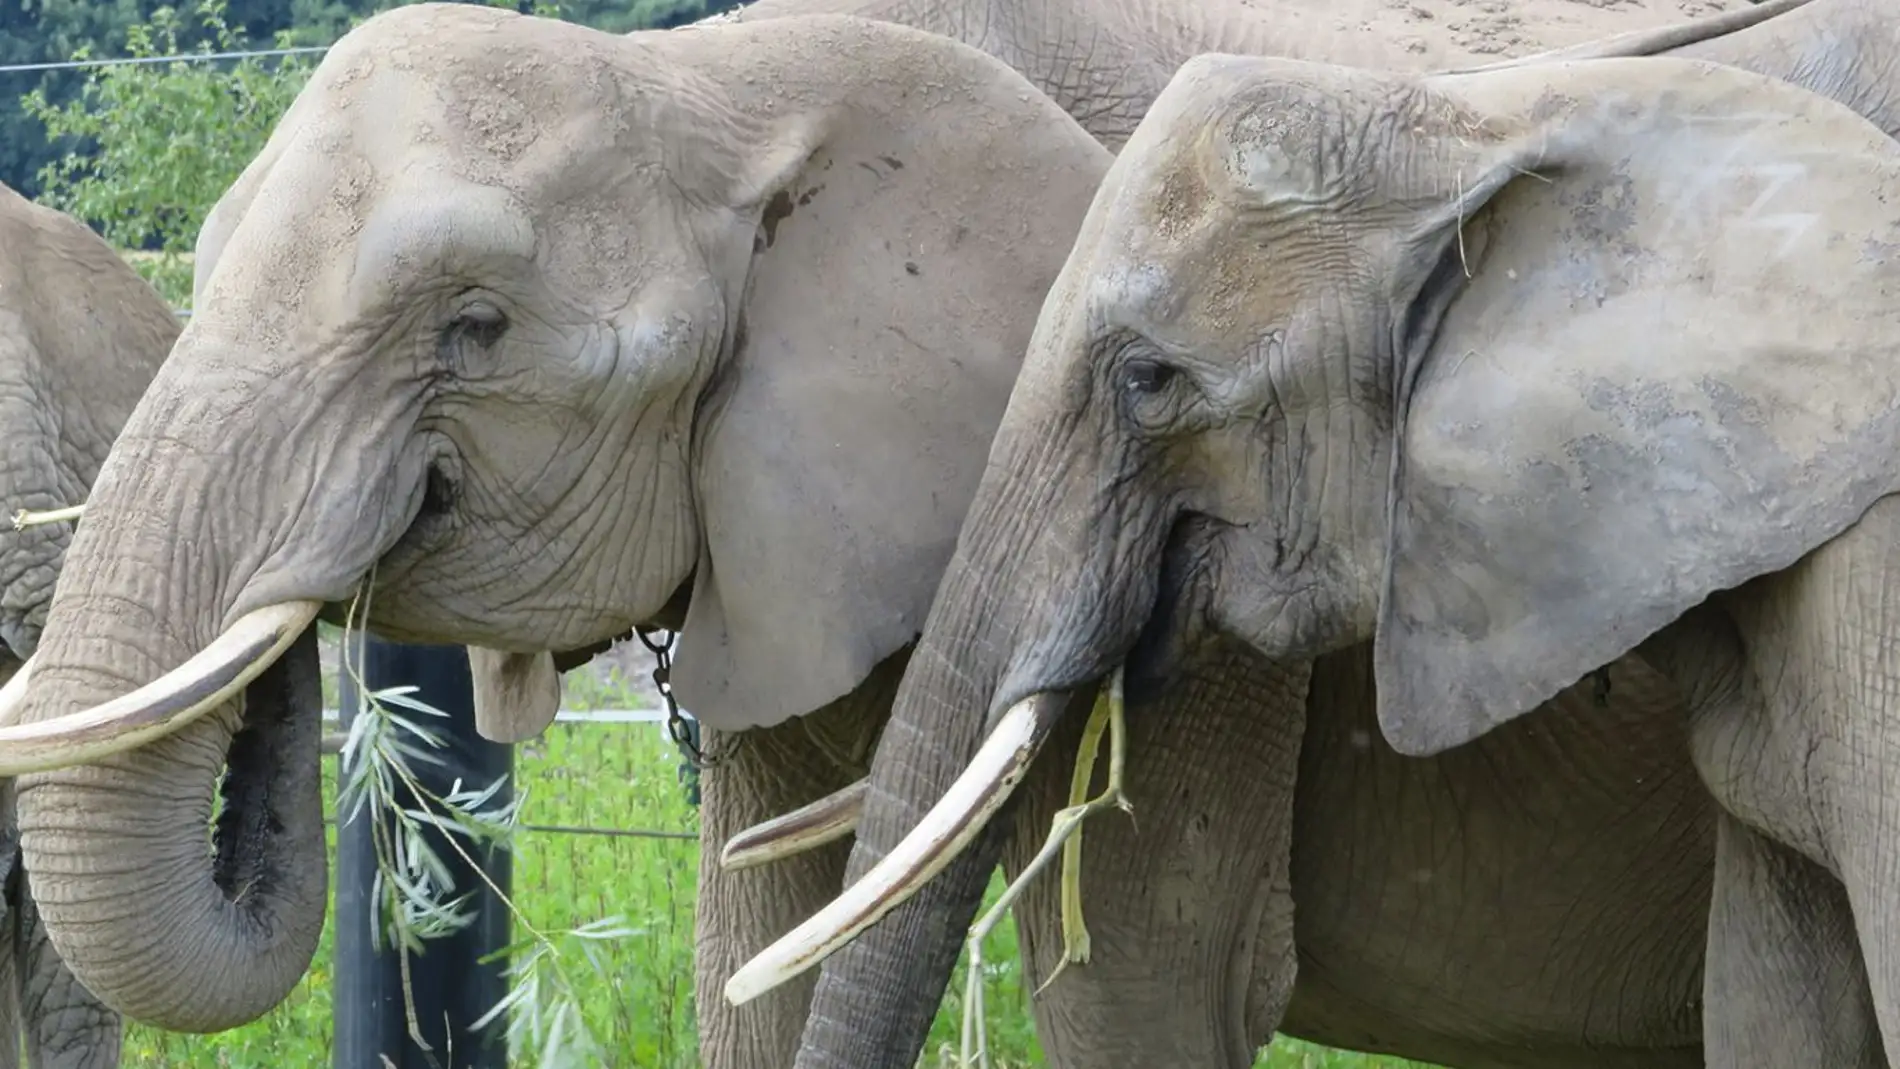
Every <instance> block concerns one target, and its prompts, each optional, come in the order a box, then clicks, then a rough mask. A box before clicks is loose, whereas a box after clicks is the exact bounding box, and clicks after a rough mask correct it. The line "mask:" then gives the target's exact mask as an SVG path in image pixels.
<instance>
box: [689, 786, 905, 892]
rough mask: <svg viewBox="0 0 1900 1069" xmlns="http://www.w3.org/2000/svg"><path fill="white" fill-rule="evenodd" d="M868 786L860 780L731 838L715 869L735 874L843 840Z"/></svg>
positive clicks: (854, 825) (855, 820) (861, 807)
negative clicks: (718, 868) (717, 867)
mask: <svg viewBox="0 0 1900 1069" xmlns="http://www.w3.org/2000/svg"><path fill="white" fill-rule="evenodd" d="M870 783H871V781H870V780H868V779H861V780H859V781H857V782H856V783H853V784H852V785H851V786H849V787H846V788H845V789H843V790H841V791H833V792H832V793H830V794H827V795H825V796H824V797H823V798H820V799H818V800H817V801H816V802H813V803H811V804H810V805H805V806H800V807H799V808H797V809H794V810H792V811H791V812H790V813H787V814H785V815H784V816H780V817H773V818H772V819H771V820H768V821H766V822H764V823H762V824H754V825H753V826H752V827H750V828H747V829H745V830H744V831H742V832H740V833H739V834H737V835H734V836H733V837H732V838H731V839H728V840H726V848H725V849H724V850H721V851H720V852H719V867H720V868H721V869H724V870H725V871H727V872H738V871H739V870H741V869H749V868H752V867H754V866H757V865H765V864H769V863H771V862H774V861H778V860H780V859H781V858H788V857H795V856H797V855H799V854H802V853H804V852H806V851H807V850H816V849H818V848H819V847H821V846H823V845H825V844H826V843H828V842H831V841H833V840H836V839H842V838H844V837H845V836H847V835H849V834H851V833H852V832H854V831H856V830H857V828H858V817H859V816H860V815H862V814H863V813H864V792H865V790H866V788H868V787H869V786H870Z"/></svg>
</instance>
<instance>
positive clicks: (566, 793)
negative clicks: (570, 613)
mask: <svg viewBox="0 0 1900 1069" xmlns="http://www.w3.org/2000/svg"><path fill="white" fill-rule="evenodd" d="M574 677H583V678H581V679H575V678H574ZM584 677H585V674H584V673H580V672H576V673H574V674H573V676H571V677H570V679H571V680H573V681H574V682H576V683H579V684H580V685H579V686H570V687H569V689H568V694H567V704H568V705H569V706H570V707H575V708H584V707H594V708H601V707H622V708H625V707H629V706H634V705H637V704H640V702H639V699H638V698H637V697H636V696H635V695H634V694H633V693H632V688H630V687H628V686H627V685H626V684H625V681H624V680H622V679H620V678H618V674H617V670H615V671H614V673H613V674H612V675H610V676H609V677H607V678H603V679H596V680H586V679H585V678H584ZM326 689H330V688H326ZM332 693H334V691H332ZM333 700H334V699H333ZM678 763H679V761H678V757H677V756H676V755H675V753H674V752H673V750H672V748H671V745H670V744H669V743H668V742H667V741H666V740H665V738H664V736H663V735H662V733H661V732H660V731H659V730H657V729H656V728H655V727H653V726H650V725H608V724H602V725H593V724H559V723H557V724H555V725H553V726H552V727H551V728H550V729H549V731H548V732H547V733H546V734H545V735H544V736H543V737H542V738H540V739H538V740H536V741H535V742H534V743H533V744H531V745H525V746H522V747H520V748H519V749H518V751H517V754H516V774H517V779H516V782H517V784H518V785H519V787H520V788H521V789H523V790H525V791H526V793H527V801H526V804H525V805H524V807H523V811H522V816H521V819H522V821H523V822H524V823H529V824H543V825H548V824H553V825H567V826H581V827H597V828H649V829H665V830H677V831H692V830H696V826H697V819H696V814H695V811H694V810H693V809H692V808H691V807H689V806H688V805H687V804H686V800H685V797H684V794H683V792H682V791H681V788H680V786H679V784H678V781H677V779H676V770H677V767H678ZM334 765H335V761H334V759H326V761H325V766H326V767H325V784H326V795H327V797H329V798H331V799H334V797H335V794H334V789H335V788H334ZM332 845H333V846H334V829H333V830H332ZM697 855H698V845H697V844H696V843H694V842H692V841H688V840H678V839H672V840H668V839H632V838H606V837H601V836H583V835H572V834H559V833H551V832H535V831H522V832H520V833H519V838H518V840H517V855H516V858H515V866H514V887H513V893H514V897H515V901H516V903H517V905H518V906H519V907H520V908H521V910H522V911H523V913H524V914H525V915H526V916H527V917H528V918H529V920H530V921H532V922H533V923H534V924H535V925H536V926H538V927H540V928H541V929H542V930H544V931H547V930H552V929H564V928H569V927H573V926H577V925H580V924H584V923H587V922H589V921H593V920H597V919H599V918H602V917H608V916H614V915H618V916H620V917H621V918H623V920H624V922H625V924H626V926H627V927H629V928H632V929H633V930H634V931H635V932H636V933H637V934H636V935H635V936H633V937H632V938H629V939H627V940H624V941H620V942H615V943H610V944H607V945H606V947H605V948H604V949H605V954H604V957H605V959H606V965H607V967H606V969H605V970H604V971H605V974H606V975H605V976H600V977H597V976H595V975H594V974H593V973H591V972H590V971H588V970H587V969H586V967H585V965H584V964H583V965H581V966H580V967H579V970H578V973H577V975H579V976H580V977H581V978H582V982H583V985H584V986H583V987H582V991H581V1002H582V1008H583V1012H584V1014H585V1016H586V1019H587V1021H588V1023H589V1025H590V1027H591V1028H592V1030H593V1032H594V1034H595V1035H596V1036H598V1037H599V1038H600V1039H601V1040H602V1041H603V1042H604V1043H605V1044H606V1045H607V1048H608V1049H609V1050H610V1051H611V1052H612V1053H613V1064H614V1065H615V1066H629V1067H631V1066H638V1067H641V1069H690V1067H693V1066H695V1065H696V1064H697V1062H696V1060H695V1058H694V1037H693V1005H692V988H693V984H692V946H693V940H692V933H693V898H694V885H695V874H696V866H697V863H698V862H697ZM1000 890H1001V882H1000V879H999V880H998V881H997V882H995V883H993V884H992V886H991V889H990V895H991V898H992V899H993V898H994V896H995V895H996V894H997V893H998V892H999V891H1000ZM1015 942H1016V940H1015V929H1014V927H1013V925H1009V924H1005V925H1003V926H1001V927H1000V928H999V929H998V930H997V932H996V933H995V934H994V935H993V936H991V939H990V942H989V944H988V945H987V946H986V947H985V957H986V959H988V960H989V961H990V962H991V964H990V965H988V966H987V969H988V970H989V971H990V973H991V978H990V982H989V986H988V989H987V990H988V996H987V997H988V1002H989V1007H990V1014H991V1019H990V1022H989V1028H990V1042H991V1050H992V1052H993V1054H994V1055H995V1056H996V1061H995V1064H996V1065H997V1066H998V1069H1027V1067H1030V1066H1041V1065H1043V1064H1044V1063H1043V1060H1042V1057H1041V1055H1040V1052H1039V1051H1038V1050H1037V1049H1036V1045H1035V1039H1034V1034H1033V1030H1032V1026H1031V1021H1030V1016H1029V1010H1028V1002H1027V994H1028V992H1027V991H1026V990H1025V987H1024V984H1023V977H1022V974H1021V970H1020V968H1019V965H1018V962H1017V958H1016V945H1015ZM331 961H332V957H331V946H330V930H329V927H328V925H327V924H326V926H325V930H324V934H323V943H322V945H321V947H320V948H319V949H318V952H317V958H316V961H315V963H314V964H313V965H312V966H311V969H310V972H309V974H308V975H307V976H306V977H305V978H304V981H303V983H302V984H300V985H299V986H298V987H297V989H296V991H295V992H293V993H292V995H291V996H290V998H289V999H288V1000H286V1001H285V1002H284V1003H283V1005H281V1006H279V1007H278V1008H277V1009H276V1010H275V1011H273V1012H272V1013H270V1014H269V1015H268V1016H266V1017H264V1018H263V1019H261V1020H259V1021H256V1022H254V1023H252V1024H250V1025H248V1026H246V1027H244V1028H239V1029H234V1030H232V1031H229V1032H224V1033H220V1034H218V1035H213V1036H186V1035H175V1034H170V1033H165V1032H159V1031H155V1030H153V1029H148V1028H142V1027H136V1026H135V1027H133V1028H131V1029H130V1030H129V1031H128V1033H127V1036H126V1042H125V1064H126V1065H128V1066H138V1067H153V1069H159V1067H173V1066H177V1067H181V1069H182V1067H190V1069H207V1067H218V1069H267V1067H268V1069H278V1067H282V1066H296V1067H310V1069H319V1067H327V1066H328V1065H329V1064H330V985H331V982H332V975H331ZM588 981H592V982H591V983H588ZM962 990H963V977H962V970H961V967H959V970H958V975H957V976H956V977H955V978H953V979H952V981H951V984H950V987H949V991H950V992H951V995H950V996H949V997H948V998H946V1000H945V1003H944V1006H943V1008H942V1010H941V1011H940V1012H939V1014H938V1017H937V1021H936V1023H935V1025H934V1027H933V1028H932V1030H931V1036H930V1042H929V1045H928V1046H927V1047H926V1051H927V1052H928V1055H927V1059H926V1060H927V1064H930V1065H932V1067H933V1069H935V1066H936V1064H937V1063H938V1062H939V1061H941V1064H942V1065H945V1066H951V1065H954V1064H955V1049H956V1037H957V1034H958V1032H957V1028H958V1021H959V1020H960V1003H961V994H962ZM946 1053H947V1056H948V1060H942V1059H943V1056H944V1055H945V1054H946ZM1407 1064H1409V1063H1405V1062H1400V1061H1396V1060H1393V1059H1384V1058H1375V1057H1370V1056H1367V1055H1361V1054H1352V1053H1345V1052H1340V1051H1332V1050H1328V1049H1326V1048H1323V1047H1317V1046H1313V1045H1311V1044H1304V1043H1299V1042H1297V1041H1293V1040H1287V1039H1282V1040H1280V1041H1279V1042H1277V1043H1275V1044H1274V1045H1273V1047H1271V1048H1270V1049H1269V1050H1267V1051H1265V1052H1263V1054H1262V1056H1261V1059H1260V1061H1259V1062H1258V1063H1257V1066H1258V1067H1260V1069H1268V1067H1270V1069H1399V1067H1402V1066H1405V1065H1407Z"/></svg>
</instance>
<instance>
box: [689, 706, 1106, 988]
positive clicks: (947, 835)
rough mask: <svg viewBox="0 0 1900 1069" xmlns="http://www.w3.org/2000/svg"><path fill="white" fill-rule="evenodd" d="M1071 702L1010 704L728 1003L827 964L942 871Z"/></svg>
mask: <svg viewBox="0 0 1900 1069" xmlns="http://www.w3.org/2000/svg"><path fill="white" fill-rule="evenodd" d="M1068 700H1069V696H1068V695H1067V694H1061V693H1057V694H1033V695H1031V696H1029V697H1027V698H1024V699H1023V700H1022V701H1019V702H1017V703H1016V704H1015V705H1012V706H1010V707H1009V711H1008V712H1006V713H1004V714H1003V718H1002V719H1001V720H999V721H997V724H996V727H995V729H994V730H992V731H991V732H990V737H989V738H988V739H985V740H984V742H983V748H982V749H980V750H978V751H977V752H976V757H975V758H974V759H972V760H971V761H970V764H969V767H967V768H965V769H964V770H963V774H962V775H960V776H958V777H957V781H956V782H955V783H953V784H951V785H950V789H949V790H948V791H945V792H944V795H943V797H942V798H940V799H938V801H937V804H936V805H934V806H932V807H931V809H930V812H928V813H925V814H924V819H922V820H920V821H918V822H917V826H916V827H915V828H912V829H911V832H910V834H909V835H906V836H904V840H903V841H902V842H900V843H898V844H897V848H896V849H894V850H892V851H891V852H890V853H889V854H886V855H885V856H884V859H883V860H882V861H879V862H878V863H877V864H876V865H874V866H872V868H871V871H870V872H868V873H865V875H864V878H863V879H861V880H859V881H858V882H857V883H854V884H852V885H851V886H850V887H848V888H846V889H845V891H844V893H843V894H841V895H839V896H838V897H837V898H835V899H833V900H832V901H831V903H830V904H828V905H827V906H825V908H823V909H821V910H819V911H818V912H817V913H816V914H814V915H812V916H811V917H810V918H808V919H807V920H806V921H805V922H804V923H803V924H800V925H799V926H798V927H796V928H794V929H792V930H791V932H789V933H788V934H786V935H785V936H784V937H783V938H781V939H779V941H778V942H776V943H773V944H772V945H771V946H769V947H766V948H765V949H764V950H762V951H760V952H759V954H758V955H757V956H756V957H754V958H753V959H752V960H751V961H748V962H746V963H745V964H744V965H742V966H740V967H739V971H738V972H735V973H733V974H732V979H730V980H727V981H726V1001H727V1002H729V1003H731V1004H732V1005H734V1006H742V1005H744V1004H745V1003H747V1002H750V1001H752V1000H753V999H755V998H758V997H759V996H760V995H763V994H765V993H766V992H767V991H770V990H772V989H773V988H775V987H777V986H779V985H780V984H783V983H785V982H786V981H788V980H790V979H792V978H793V977H795V976H797V975H799V974H800V973H802V972H804V971H805V970H807V969H810V968H812V967H813V966H815V965H817V964H818V963H819V962H821V961H824V960H825V959H826V958H828V957H830V956H831V955H832V954H833V953H836V952H837V951H838V950H839V949H840V948H842V947H843V946H845V945H846V944H847V943H849V942H851V940H852V939H854V938H856V937H857V935H858V933H859V932H862V931H863V930H864V929H866V928H869V927H870V926H871V925H873V924H876V923H877V922H878V921H879V920H881V919H883V917H884V915H885V914H886V913H889V912H890V911H891V910H893V909H896V908H897V907H898V906H899V905H902V904H903V903H904V902H905V901H906V900H907V899H909V898H910V897H911V896H912V895H914V894H916V893H917V891H918V890H919V889H920V888H922V887H923V886H924V884H926V883H929V882H930V879H931V877H933V876H935V875H936V874H937V873H939V872H941V871H943V869H944V867H945V866H947V865H949V864H950V862H951V861H953V860H955V859H956V856H957V855H958V854H959V853H961V852H962V851H963V848H964V847H966V846H968V845H969V844H970V840H972V839H974V838H976V836H977V833H979V832H981V831H982V830H983V826H984V825H985V824H987V823H988V822H989V820H990V818H991V817H993V816H995V815H996V811H997V810H999V809H1001V808H1002V807H1003V803H1004V802H1007V801H1008V800H1009V795H1010V792H1011V791H1013V790H1015V789H1016V784H1017V783H1018V782H1019V781H1021V780H1022V778H1023V775H1024V773H1026V772H1028V771H1029V765H1030V763H1031V762H1032V761H1034V760H1035V758H1036V751H1037V750H1039V749H1041V748H1042V743H1043V740H1045V739H1047V738H1048V737H1049V732H1050V730H1051V729H1052V728H1054V727H1055V724H1056V721H1057V720H1058V719H1059V718H1060V717H1061V715H1062V709H1063V707H1064V706H1065V705H1066V704H1067V703H1068Z"/></svg>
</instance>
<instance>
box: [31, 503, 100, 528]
mask: <svg viewBox="0 0 1900 1069" xmlns="http://www.w3.org/2000/svg"><path fill="white" fill-rule="evenodd" d="M85 511H86V506H85V505H84V504H79V505H69V506H67V507H66V508H63V509H48V510H47V511H45V512H29V511H27V510H26V509H21V510H20V511H18V512H16V513H14V514H13V529H14V530H16V531H24V530H26V529H27V528H28V527H38V526H40V525H42V524H48V523H65V522H67V521H68V520H76V519H78V518H79V517H80V515H81V514H82V513H84V512H85Z"/></svg>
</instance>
